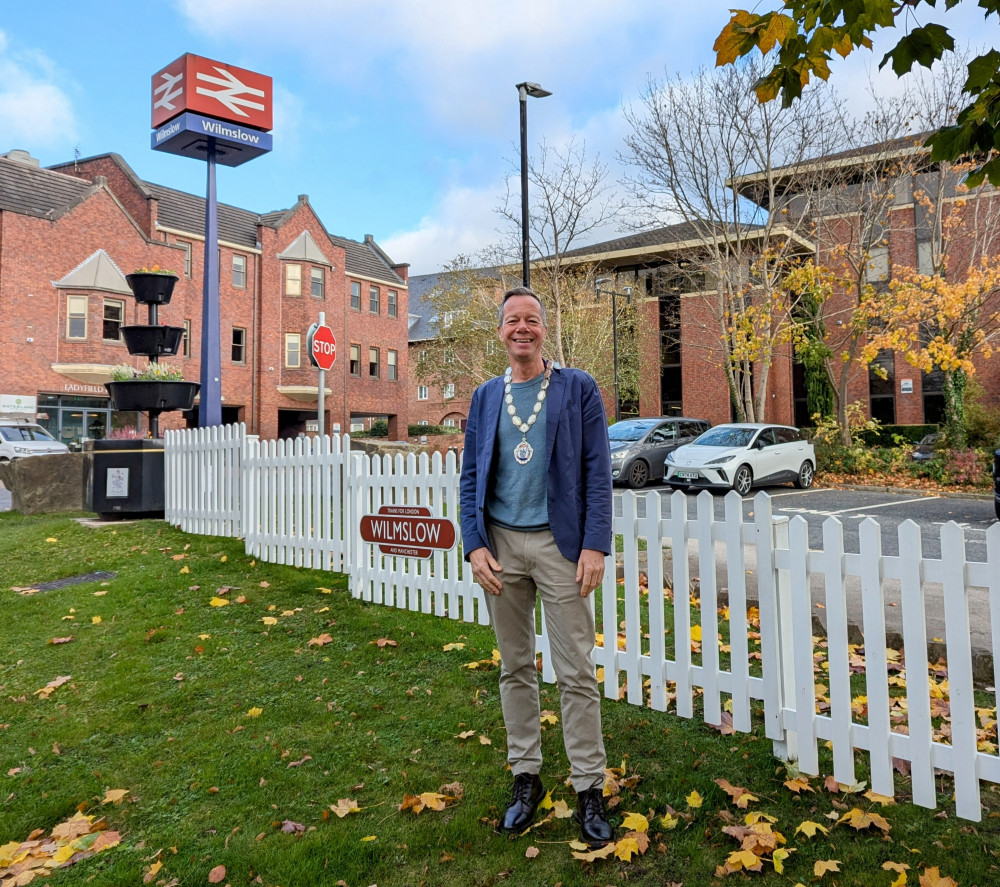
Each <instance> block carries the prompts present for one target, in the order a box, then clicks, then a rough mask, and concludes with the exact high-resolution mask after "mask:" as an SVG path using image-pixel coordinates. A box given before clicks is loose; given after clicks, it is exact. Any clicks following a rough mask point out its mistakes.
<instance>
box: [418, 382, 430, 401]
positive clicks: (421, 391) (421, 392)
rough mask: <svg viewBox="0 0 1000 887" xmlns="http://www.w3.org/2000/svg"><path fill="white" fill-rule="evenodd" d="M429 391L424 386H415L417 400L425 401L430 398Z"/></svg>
mask: <svg viewBox="0 0 1000 887" xmlns="http://www.w3.org/2000/svg"><path fill="white" fill-rule="evenodd" d="M430 393H431V392H430V389H429V388H428V387H427V386H426V385H418V386H417V400H427V399H428V398H429V397H430Z"/></svg>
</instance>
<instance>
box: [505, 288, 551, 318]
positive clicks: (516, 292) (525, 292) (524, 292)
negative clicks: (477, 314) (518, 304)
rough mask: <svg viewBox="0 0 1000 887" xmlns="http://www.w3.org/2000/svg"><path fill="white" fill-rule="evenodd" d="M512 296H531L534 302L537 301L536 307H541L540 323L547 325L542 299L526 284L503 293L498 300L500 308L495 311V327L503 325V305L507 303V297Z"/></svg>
mask: <svg viewBox="0 0 1000 887" xmlns="http://www.w3.org/2000/svg"><path fill="white" fill-rule="evenodd" d="M514 296H531V298H532V299H534V300H535V301H536V302H538V307H539V308H541V309H542V323H543V324H544V325H545V326H548V325H549V324H548V322H547V321H546V319H545V306H544V305H543V304H542V300H541V299H540V298H538V293H536V292H535V291H534V290H533V289H531V288H529V287H526V286H515V287H514V288H513V289H509V290H507V292H505V293H504V294H503V298H502V299H501V300H500V308H499V310H498V311H497V327H498V328H499V327H502V326H503V306H504V305H506V304H507V300H508V299H512V298H514Z"/></svg>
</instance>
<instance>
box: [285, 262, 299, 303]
mask: <svg viewBox="0 0 1000 887" xmlns="http://www.w3.org/2000/svg"><path fill="white" fill-rule="evenodd" d="M285 295H286V296H301V295H302V266H301V265H297V264H288V265H285Z"/></svg>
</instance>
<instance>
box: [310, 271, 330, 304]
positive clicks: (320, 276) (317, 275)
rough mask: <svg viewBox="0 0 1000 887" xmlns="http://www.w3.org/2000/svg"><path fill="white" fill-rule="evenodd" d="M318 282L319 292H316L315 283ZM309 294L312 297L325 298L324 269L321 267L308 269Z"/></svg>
mask: <svg viewBox="0 0 1000 887" xmlns="http://www.w3.org/2000/svg"><path fill="white" fill-rule="evenodd" d="M317 282H318V283H319V292H318V293H317V292H316V284H317ZM309 295H310V296H312V297H313V298H314V299H325V298H326V271H324V270H323V269H322V268H310V269H309Z"/></svg>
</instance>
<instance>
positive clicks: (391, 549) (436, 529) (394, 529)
mask: <svg viewBox="0 0 1000 887" xmlns="http://www.w3.org/2000/svg"><path fill="white" fill-rule="evenodd" d="M361 538H362V539H363V540H364V541H365V542H371V543H373V544H375V545H378V547H379V551H381V552H382V554H392V555H397V556H400V557H416V558H424V557H430V556H431V553H432V552H434V551H448V550H450V549H452V548H454V547H455V524H454V523H452V521H450V520H448V519H447V518H443V517H433V516H432V515H431V510H430V509H429V508H425V507H424V506H421V505H383V506H382V507H381V508H380V509H379V510H378V514H366V515H365V516H364V517H362V518H361Z"/></svg>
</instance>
